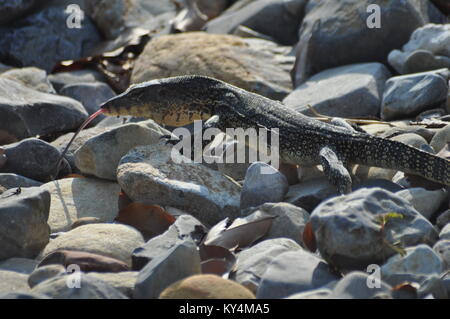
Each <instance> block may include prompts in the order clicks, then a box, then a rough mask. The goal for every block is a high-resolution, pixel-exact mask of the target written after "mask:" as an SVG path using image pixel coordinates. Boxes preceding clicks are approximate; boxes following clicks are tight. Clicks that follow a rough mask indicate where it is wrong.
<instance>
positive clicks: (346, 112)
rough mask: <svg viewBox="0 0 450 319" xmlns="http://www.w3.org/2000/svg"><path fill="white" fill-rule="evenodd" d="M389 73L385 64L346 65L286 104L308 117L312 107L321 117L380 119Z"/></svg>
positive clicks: (310, 84)
mask: <svg viewBox="0 0 450 319" xmlns="http://www.w3.org/2000/svg"><path fill="white" fill-rule="evenodd" d="M389 77H390V72H389V70H388V69H387V68H386V67H385V66H384V65H383V64H381V63H363V64H352V65H345V66H341V67H337V68H333V69H329V70H325V71H322V72H320V73H319V74H316V75H314V76H313V77H311V78H309V79H308V81H306V82H305V83H303V84H302V85H300V86H298V87H297V88H296V89H295V90H294V91H293V92H292V93H291V94H289V95H288V96H287V97H286V98H285V99H284V100H283V102H284V103H285V104H286V105H287V106H289V107H292V108H293V109H295V110H296V111H299V112H301V113H303V114H306V115H310V116H311V115H313V113H312V112H311V111H310V109H309V108H308V104H309V105H311V106H313V107H314V109H315V110H316V111H317V112H319V113H320V114H325V115H329V116H339V117H347V118H352V117H353V118H364V117H377V116H378V114H379V112H380V105H381V98H382V95H383V89H384V83H385V82H386V80H387V79H388V78H389Z"/></svg>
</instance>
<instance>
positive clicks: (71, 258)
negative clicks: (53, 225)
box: [38, 250, 129, 272]
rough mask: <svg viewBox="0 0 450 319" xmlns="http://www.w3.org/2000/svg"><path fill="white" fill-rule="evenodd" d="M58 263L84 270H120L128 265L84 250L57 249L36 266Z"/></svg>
mask: <svg viewBox="0 0 450 319" xmlns="http://www.w3.org/2000/svg"><path fill="white" fill-rule="evenodd" d="M53 264H59V265H63V266H64V267H68V266H70V265H77V266H78V267H80V270H81V271H84V272H90V271H91V272H93V271H95V272H121V271H128V270H129V267H128V266H127V264H125V263H124V262H123V261H120V260H117V259H115V258H111V257H106V256H102V255H98V254H93V253H88V252H84V251H71V250H58V251H55V252H53V253H50V254H48V255H47V256H45V257H44V259H43V260H42V261H41V262H40V263H39V265H38V267H42V266H45V265H53Z"/></svg>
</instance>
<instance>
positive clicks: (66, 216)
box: [41, 178, 120, 233]
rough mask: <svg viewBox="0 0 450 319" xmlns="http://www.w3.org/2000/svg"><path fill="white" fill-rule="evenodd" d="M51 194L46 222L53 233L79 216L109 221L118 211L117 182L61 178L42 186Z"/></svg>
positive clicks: (110, 221)
mask: <svg viewBox="0 0 450 319" xmlns="http://www.w3.org/2000/svg"><path fill="white" fill-rule="evenodd" d="M41 188H42V189H46V190H48V191H49V192H50V195H51V204H50V214H49V217H48V225H49V226H50V229H51V232H52V233H57V232H64V231H69V230H70V228H71V226H72V225H73V223H74V222H75V221H77V220H79V219H80V218H86V217H95V218H98V220H99V221H101V222H103V223H112V222H113V221H114V219H115V218H116V217H117V214H118V212H119V206H118V196H119V193H120V187H119V185H117V183H112V182H110V181H105V180H99V179H94V178H64V179H60V180H57V181H53V182H49V183H47V184H44V185H42V186H41Z"/></svg>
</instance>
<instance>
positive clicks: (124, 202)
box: [117, 191, 133, 211]
mask: <svg viewBox="0 0 450 319" xmlns="http://www.w3.org/2000/svg"><path fill="white" fill-rule="evenodd" d="M132 202H133V201H132V200H131V198H130V197H128V195H127V194H125V192H124V191H121V192H120V193H119V200H118V203H117V206H118V207H119V211H120V210H122V209H124V208H125V207H127V206H128V205H130V204H131V203H132Z"/></svg>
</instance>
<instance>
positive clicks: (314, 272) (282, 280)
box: [256, 249, 338, 299]
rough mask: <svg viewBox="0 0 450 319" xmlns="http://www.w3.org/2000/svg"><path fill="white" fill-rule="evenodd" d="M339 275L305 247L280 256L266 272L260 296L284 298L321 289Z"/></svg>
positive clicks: (259, 291)
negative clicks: (332, 271) (333, 272)
mask: <svg viewBox="0 0 450 319" xmlns="http://www.w3.org/2000/svg"><path fill="white" fill-rule="evenodd" d="M336 279H338V277H337V276H336V275H334V274H332V273H331V271H330V269H329V267H328V265H327V264H326V263H325V262H323V260H322V259H320V258H319V257H317V256H315V255H313V254H311V253H309V252H307V251H304V250H302V249H299V250H296V251H291V252H285V253H283V254H280V255H278V257H277V258H276V259H275V260H273V261H272V263H271V264H270V265H269V266H268V267H267V270H266V271H265V272H264V274H263V276H262V278H261V282H260V284H259V289H258V292H257V294H256V298H267V299H273V298H284V297H287V296H290V295H292V294H294V293H299V292H304V291H307V290H311V289H315V288H320V287H322V286H325V285H326V284H328V283H330V282H331V281H333V280H336Z"/></svg>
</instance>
